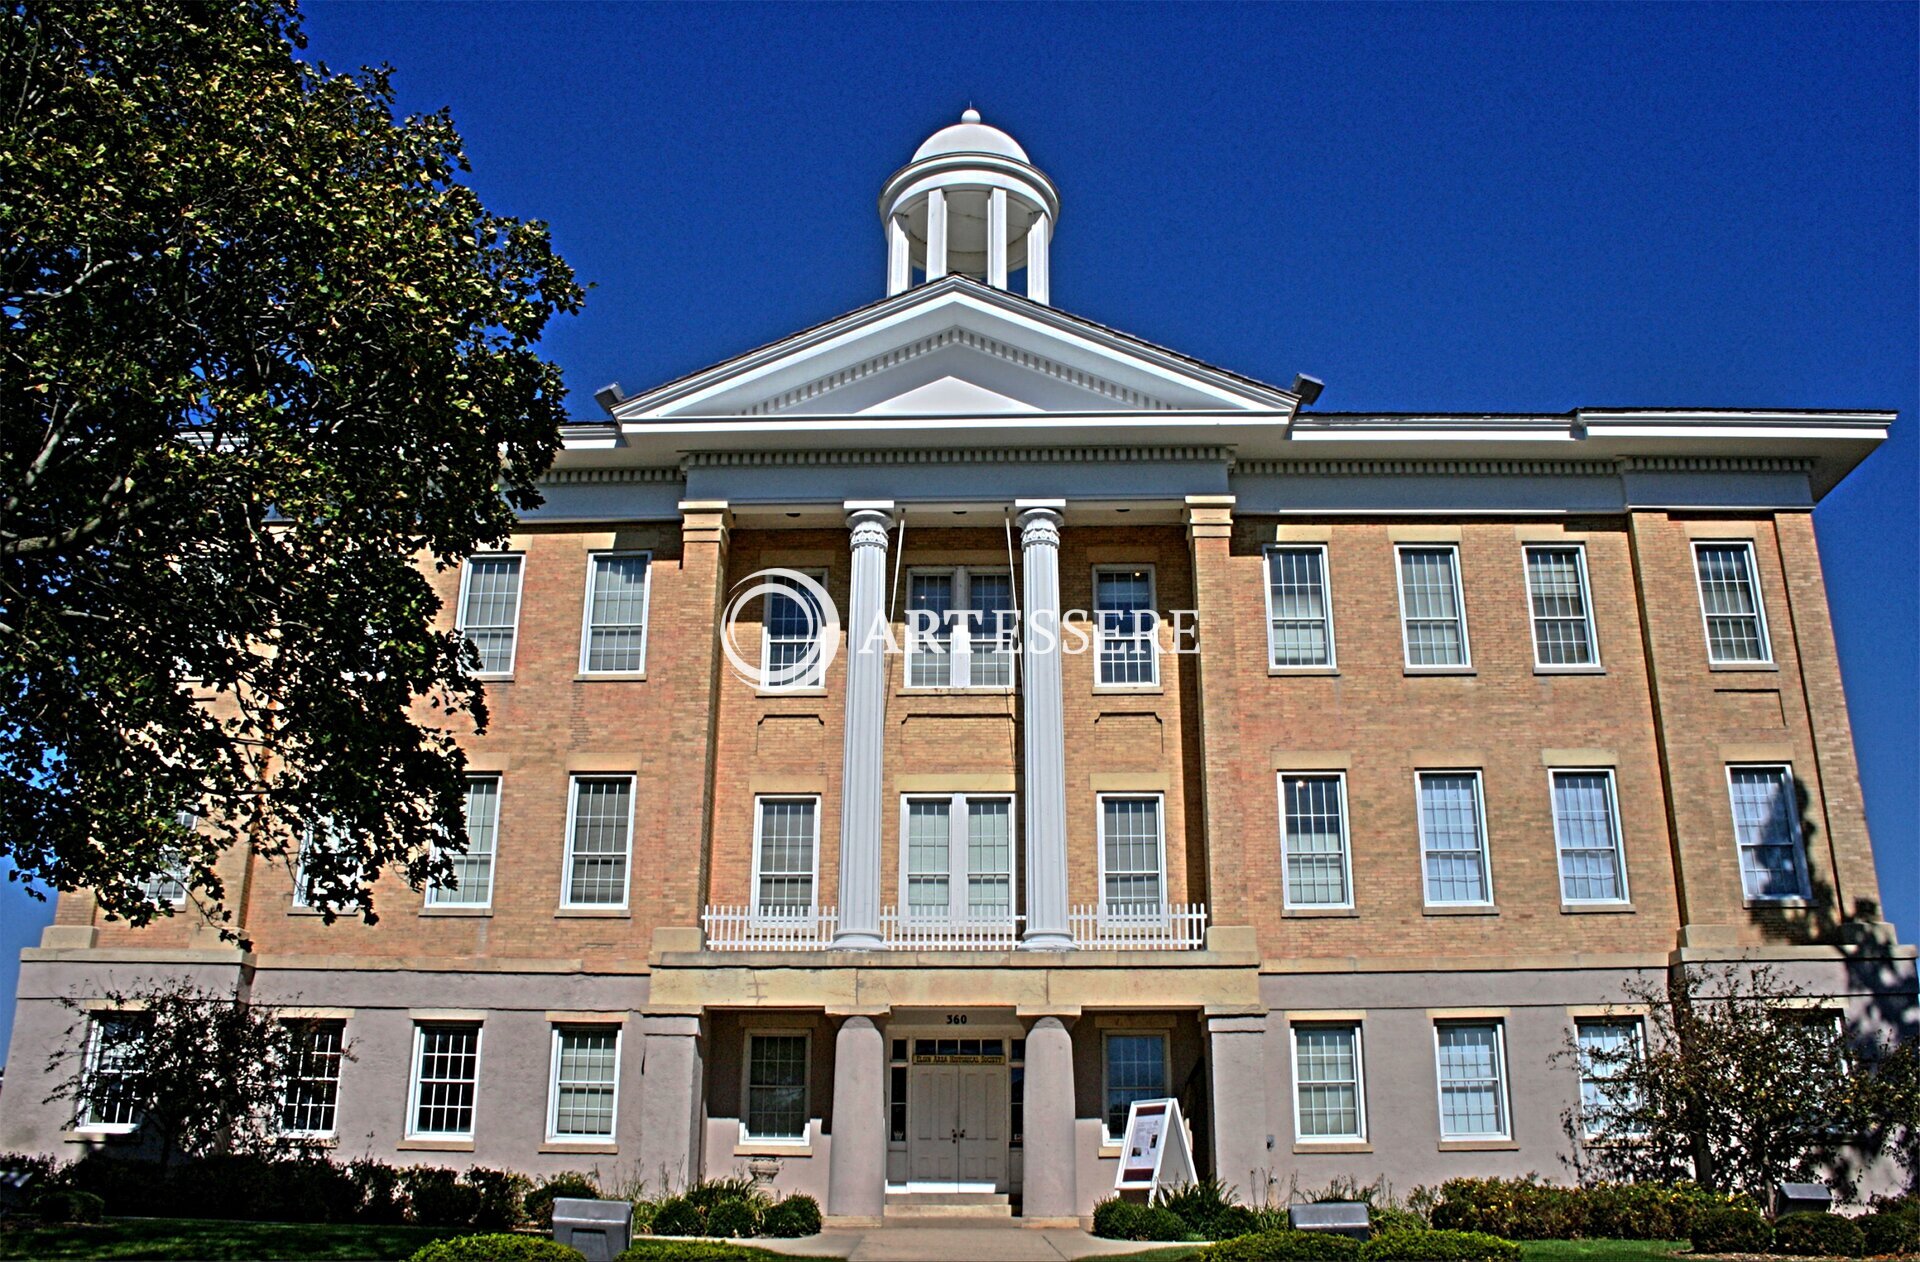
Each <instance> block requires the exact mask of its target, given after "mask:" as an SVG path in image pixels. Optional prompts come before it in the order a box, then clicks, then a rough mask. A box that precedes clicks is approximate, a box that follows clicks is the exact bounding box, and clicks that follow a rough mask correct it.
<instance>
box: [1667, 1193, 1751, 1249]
mask: <svg viewBox="0 0 1920 1262" xmlns="http://www.w3.org/2000/svg"><path fill="white" fill-rule="evenodd" d="M1667 1192H1668V1194H1669V1195H1670V1196H1671V1197H1672V1198H1673V1200H1672V1202H1671V1204H1672V1206H1673V1236H1672V1239H1675V1240H1680V1239H1691V1238H1692V1237H1693V1223H1694V1218H1695V1217H1696V1216H1697V1215H1699V1214H1704V1213H1706V1212H1707V1211H1708V1210H1715V1209H1745V1210H1751V1211H1753V1212H1754V1213H1756V1214H1758V1213H1759V1212H1760V1203H1759V1202H1758V1201H1756V1200H1754V1199H1753V1198H1752V1197H1750V1196H1748V1195H1747V1194H1746V1193H1744V1192H1731V1193H1729V1192H1715V1191H1713V1190H1712V1189H1711V1188H1703V1187H1701V1186H1700V1185H1699V1184H1698V1183H1695V1182H1693V1181H1692V1180H1682V1181H1681V1182H1679V1183H1675V1184H1673V1185H1671V1186H1670V1187H1668V1188H1667Z"/></svg>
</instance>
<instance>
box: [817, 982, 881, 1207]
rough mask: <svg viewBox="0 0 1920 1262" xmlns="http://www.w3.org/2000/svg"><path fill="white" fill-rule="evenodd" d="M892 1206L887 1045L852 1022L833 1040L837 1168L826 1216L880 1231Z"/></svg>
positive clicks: (861, 1019)
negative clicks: (888, 1133) (888, 1191)
mask: <svg viewBox="0 0 1920 1262" xmlns="http://www.w3.org/2000/svg"><path fill="white" fill-rule="evenodd" d="M886 1204H887V1045H886V1041H885V1040H884V1039H883V1038H882V1037H881V1035H880V1028H879V1027H878V1026H876V1025H875V1024H874V1023H873V1018H872V1017H868V1016H851V1017H848V1018H847V1019H846V1020H845V1021H844V1022H842V1023H841V1025H840V1033H839V1034H838V1035H836V1036H835V1037H834V1040H833V1165H832V1168H831V1169H829V1170H828V1171H827V1213H828V1214H830V1215H832V1216H833V1217H834V1218H835V1219H837V1220H838V1221H839V1222H840V1223H841V1224H843V1225H846V1226H852V1225H855V1224H869V1225H872V1226H876V1227H877V1226H879V1225H880V1218H881V1215H882V1213H883V1212H884V1211H885V1209H886Z"/></svg>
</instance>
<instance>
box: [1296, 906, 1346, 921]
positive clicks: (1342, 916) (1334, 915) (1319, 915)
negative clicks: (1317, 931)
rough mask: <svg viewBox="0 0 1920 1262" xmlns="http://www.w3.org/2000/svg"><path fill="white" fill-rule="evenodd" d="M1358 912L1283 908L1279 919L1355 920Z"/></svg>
mask: <svg viewBox="0 0 1920 1262" xmlns="http://www.w3.org/2000/svg"><path fill="white" fill-rule="evenodd" d="M1359 917H1360V911H1359V909H1358V908H1355V907H1283V908H1281V909H1280V918H1281V919H1283V920H1357V919H1359Z"/></svg>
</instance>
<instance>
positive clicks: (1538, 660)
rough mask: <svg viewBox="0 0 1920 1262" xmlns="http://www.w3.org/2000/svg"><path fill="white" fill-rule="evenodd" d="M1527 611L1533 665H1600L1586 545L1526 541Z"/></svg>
mask: <svg viewBox="0 0 1920 1262" xmlns="http://www.w3.org/2000/svg"><path fill="white" fill-rule="evenodd" d="M1525 553H1526V562H1527V614H1528V616H1529V617H1530V618H1531V619H1532V621H1533V664H1534V665H1535V666H1538V667H1541V668H1543V669H1551V668H1553V667H1557V666H1598V665H1599V664H1600V647H1599V644H1600V642H1599V640H1598V638H1596V636H1595V635H1594V630H1593V600H1592V598H1591V596H1590V595H1589V593H1588V588H1587V549H1586V547H1585V546H1584V545H1582V544H1578V543H1554V544H1529V545H1528V546H1527V547H1526V549H1525Z"/></svg>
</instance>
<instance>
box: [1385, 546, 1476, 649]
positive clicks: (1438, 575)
mask: <svg viewBox="0 0 1920 1262" xmlns="http://www.w3.org/2000/svg"><path fill="white" fill-rule="evenodd" d="M1394 552H1395V556H1396V557H1397V559H1398V562H1399V569H1400V639H1401V643H1402V646H1403V647H1404V649H1405V652H1406V663H1407V666H1408V668H1409V669H1413V670H1419V669H1422V668H1433V667H1440V668H1448V667H1466V666H1471V665H1472V664H1473V654H1472V651H1471V649H1470V647H1469V646H1468V643H1467V604H1466V599H1465V597H1464V596H1463V595H1462V593H1461V591H1460V548H1459V546H1458V545H1456V544H1451V543H1436V544H1426V543H1423V544H1404V543H1403V544H1399V545H1397V546H1396V547H1395V549H1394Z"/></svg>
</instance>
